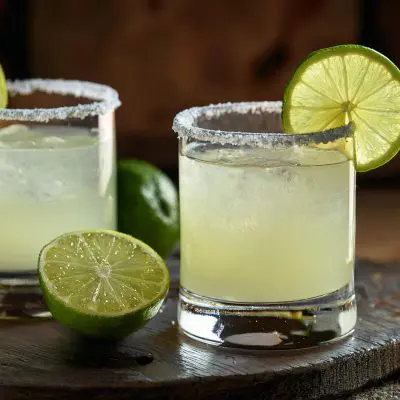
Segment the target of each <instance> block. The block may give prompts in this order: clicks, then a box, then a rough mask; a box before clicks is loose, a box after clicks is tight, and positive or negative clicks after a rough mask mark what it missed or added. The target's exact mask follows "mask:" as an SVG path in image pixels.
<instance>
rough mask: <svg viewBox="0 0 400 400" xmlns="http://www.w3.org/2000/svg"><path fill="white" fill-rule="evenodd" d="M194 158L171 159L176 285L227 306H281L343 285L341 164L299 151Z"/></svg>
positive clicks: (350, 244) (349, 243) (349, 239)
mask: <svg viewBox="0 0 400 400" xmlns="http://www.w3.org/2000/svg"><path fill="white" fill-rule="evenodd" d="M189 153H190V152H189ZM189 155H190V154H189ZM195 156H196V158H199V157H201V158H202V160H201V161H200V160H198V159H194V158H190V157H188V156H185V155H181V156H180V202H181V285H182V286H183V287H184V288H185V289H187V290H189V291H191V292H193V293H196V294H198V295H203V296H207V297H211V298H215V299H221V300H227V301H234V302H285V301H294V300H300V299H309V298H313V297H317V296H322V295H326V294H328V293H331V292H334V291H336V290H338V289H340V288H343V287H344V286H345V285H347V284H349V283H350V282H352V279H353V263H354V229H355V228H354V226H355V224H354V185H355V182H354V180H355V173H354V168H353V164H352V162H351V161H348V160H347V159H345V157H344V156H343V155H342V154H340V153H339V152H336V151H326V150H325V151H324V150H317V149H300V148H292V149H289V150H287V151H286V150H285V151H283V150H280V151H278V150H274V151H270V150H251V151H246V150H240V149H235V150H233V149H230V150H229V149H228V150H227V149H225V150H211V151H206V152H203V153H201V154H200V153H199V154H195Z"/></svg>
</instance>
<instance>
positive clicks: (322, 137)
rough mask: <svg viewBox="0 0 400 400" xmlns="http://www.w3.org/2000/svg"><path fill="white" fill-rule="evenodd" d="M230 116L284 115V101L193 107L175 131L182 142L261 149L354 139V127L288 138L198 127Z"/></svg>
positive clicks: (178, 120) (175, 123) (176, 121)
mask: <svg viewBox="0 0 400 400" xmlns="http://www.w3.org/2000/svg"><path fill="white" fill-rule="evenodd" d="M230 112H235V113H239V114H243V115H245V114H248V113H252V114H257V113H258V114H260V113H268V114H279V115H280V114H281V112H282V102H281V101H254V102H253V101H250V102H238V103H220V104H210V105H208V106H203V107H192V108H188V109H186V110H183V111H181V112H179V113H178V114H177V115H176V116H175V118H174V121H173V125H172V130H173V131H174V132H176V133H177V135H178V138H187V139H196V140H199V141H205V142H211V143H219V144H231V145H237V146H240V145H251V146H257V147H275V146H278V147H279V146H282V145H283V146H290V145H307V144H311V143H315V144H322V143H329V142H332V141H335V140H338V139H341V138H347V137H350V136H351V135H352V132H353V124H352V123H351V122H350V123H348V124H347V125H344V126H340V127H337V128H332V129H327V130H323V131H321V132H309V133H298V134H288V133H284V132H244V131H225V130H217V129H208V128H202V127H199V126H198V122H199V119H200V118H206V119H210V117H214V118H215V117H216V116H217V117H221V116H223V115H226V114H228V113H230Z"/></svg>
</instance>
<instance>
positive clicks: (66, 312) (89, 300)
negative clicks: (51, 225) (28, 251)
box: [38, 230, 169, 338]
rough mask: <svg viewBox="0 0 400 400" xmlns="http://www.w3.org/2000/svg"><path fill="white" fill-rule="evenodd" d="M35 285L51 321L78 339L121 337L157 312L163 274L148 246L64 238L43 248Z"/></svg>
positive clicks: (96, 236) (96, 234) (101, 237)
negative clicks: (83, 337)
mask: <svg viewBox="0 0 400 400" xmlns="http://www.w3.org/2000/svg"><path fill="white" fill-rule="evenodd" d="M38 272H39V280H40V284H41V287H42V289H43V293H44V298H45V301H46V304H47V306H48V307H49V310H50V312H51V314H52V315H53V317H54V318H55V319H57V320H58V321H60V322H61V323H62V324H63V325H65V326H68V327H70V328H72V329H74V330H76V331H77V332H80V333H82V334H84V335H89V336H97V337H104V338H121V337H124V336H126V335H128V334H130V333H132V332H134V331H135V330H137V329H139V328H141V327H142V326H143V325H144V324H145V323H146V322H147V321H148V320H150V319H151V318H152V317H154V316H155V315H156V314H157V312H158V310H159V309H160V307H161V305H162V302H163V300H164V298H165V296H166V294H167V292H168V288H169V272H168V270H167V268H166V266H165V264H164V261H163V260H162V258H161V257H160V256H159V255H158V254H157V253H156V252H155V251H154V250H153V249H151V248H150V247H149V246H147V245H146V244H144V243H143V242H141V241H140V240H137V239H135V238H133V237H131V236H129V235H125V234H123V233H119V232H114V231H107V230H93V231H78V232H72V233H66V234H64V235H61V236H59V237H57V238H56V239H54V240H53V241H52V242H50V243H49V244H47V245H46V246H44V248H43V249H42V251H41V253H40V256H39V265H38Z"/></svg>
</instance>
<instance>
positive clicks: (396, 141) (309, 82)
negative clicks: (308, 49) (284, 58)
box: [282, 45, 400, 172]
mask: <svg viewBox="0 0 400 400" xmlns="http://www.w3.org/2000/svg"><path fill="white" fill-rule="evenodd" d="M349 121H352V122H354V132H353V138H354V141H353V146H354V149H353V154H352V158H353V160H354V164H355V167H356V169H357V171H360V172H363V171H368V170H371V169H374V168H377V167H379V166H381V165H383V164H385V163H386V162H388V161H389V160H390V159H392V158H393V157H394V156H395V155H396V154H397V153H398V151H399V149H400V71H399V69H398V68H397V67H396V66H395V65H394V64H393V63H392V62H391V61H390V60H389V59H388V58H386V57H385V56H383V55H382V54H380V53H378V52H377V51H375V50H372V49H369V48H366V47H363V46H359V45H341V46H335V47H330V48H327V49H322V50H318V51H316V52H314V53H311V55H310V56H309V57H308V58H307V59H306V60H305V61H304V62H303V63H302V64H301V65H300V66H299V67H298V69H297V70H296V72H295V74H294V76H293V78H292V79H291V81H290V82H289V84H288V86H287V87H286V90H285V95H284V101H283V109H282V123H283V127H284V130H285V131H286V132H291V133H293V132H294V133H306V132H319V131H324V130H326V129H330V128H334V127H338V126H342V125H345V124H347V123H348V122H349ZM347 153H351V152H349V151H347Z"/></svg>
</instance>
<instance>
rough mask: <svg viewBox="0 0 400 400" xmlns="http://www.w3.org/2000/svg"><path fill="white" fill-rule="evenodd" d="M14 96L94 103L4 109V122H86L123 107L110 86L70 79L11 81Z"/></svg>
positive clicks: (0, 112)
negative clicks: (58, 97) (37, 95)
mask: <svg viewBox="0 0 400 400" xmlns="http://www.w3.org/2000/svg"><path fill="white" fill-rule="evenodd" d="M7 89H8V94H9V96H10V97H12V96H14V95H23V96H27V95H31V94H33V93H35V92H42V93H47V94H57V95H62V96H67V95H69V96H75V97H77V98H78V97H81V98H86V99H88V100H92V101H91V102H90V103H87V104H76V105H74V106H65V107H52V108H2V109H0V120H15V121H32V122H48V121H50V120H66V119H84V118H86V117H91V116H97V115H104V114H106V113H107V112H109V111H114V110H115V109H116V108H118V107H119V106H120V105H121V102H120V100H119V96H118V92H117V91H116V90H115V89H113V88H111V87H110V86H107V85H102V84H99V83H94V82H87V81H78V80H66V79H26V80H14V81H9V80H8V81H7Z"/></svg>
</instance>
